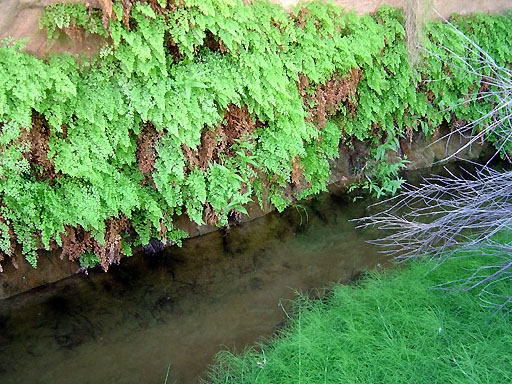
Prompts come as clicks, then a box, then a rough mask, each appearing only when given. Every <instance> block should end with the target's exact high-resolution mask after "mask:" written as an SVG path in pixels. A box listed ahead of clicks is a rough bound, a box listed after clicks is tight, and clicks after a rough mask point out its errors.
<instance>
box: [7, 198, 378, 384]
mask: <svg viewBox="0 0 512 384" xmlns="http://www.w3.org/2000/svg"><path fill="white" fill-rule="evenodd" d="M367 206H368V202H365V201H362V200H359V201H357V202H356V203H352V202H351V201H349V200H348V199H347V198H346V197H343V196H342V197H340V196H336V195H334V194H333V195H329V194H324V195H320V196H318V197H316V198H314V199H313V200H311V201H309V202H306V203H304V204H303V205H301V206H298V207H291V208H289V209H288V210H286V211H285V212H283V213H281V214H279V213H272V214H269V215H267V216H265V217H262V218H259V219H256V220H253V221H251V222H249V223H246V224H243V225H241V226H237V227H232V228H231V229H229V230H227V231H223V232H222V231H218V232H215V233H211V234H208V235H205V236H202V237H199V238H193V239H189V240H186V241H184V243H183V247H182V248H178V247H171V248H170V249H167V250H166V251H165V252H164V254H160V255H154V256H145V255H138V256H134V257H132V258H130V259H125V260H123V261H122V263H121V265H120V266H117V267H113V268H111V270H110V271H109V272H108V273H107V274H105V273H103V272H101V271H91V272H90V273H89V275H88V276H85V275H84V274H79V275H75V276H72V277H70V278H67V279H65V280H62V281H60V282H58V283H55V284H52V285H49V286H46V287H43V288H39V289H36V290H32V291H29V292H26V293H23V294H20V295H18V296H14V297H11V298H9V299H5V300H3V301H0V330H1V331H0V356H1V358H0V383H2V384H10V383H24V384H26V383H30V384H32V383H51V384H59V383H66V384H73V383H80V384H87V383H94V384H98V383H107V384H108V383H124V384H131V383H133V384H135V383H145V384H153V383H155V384H156V383H164V381H165V376H166V372H167V368H168V366H169V364H170V373H169V378H168V381H167V382H168V383H174V382H175V383H197V382H198V381H199V378H200V377H201V376H202V375H204V372H205V370H206V369H207V367H208V364H210V363H211V362H212V357H213V356H214V355H215V353H216V352H218V351H219V350H221V349H225V348H228V349H230V350H233V349H235V348H236V350H238V351H240V350H242V349H243V348H244V347H245V346H246V345H251V344H253V343H254V342H257V341H262V340H264V338H265V337H269V336H271V335H272V333H273V332H274V331H275V330H276V328H278V327H279V325H280V324H282V322H283V320H284V319H285V315H284V311H283V306H284V307H286V305H287V302H288V301H289V299H293V298H294V297H295V295H296V292H297V291H299V292H308V290H311V289H314V288H318V287H325V286H327V285H328V284H329V283H330V282H338V281H340V282H347V281H349V280H351V279H354V278H355V277H357V275H358V273H360V271H361V270H363V269H366V268H372V267H374V266H377V265H380V264H382V263H383V262H384V261H383V257H382V256H381V255H379V253H378V252H377V250H376V249H375V247H373V246H371V245H369V244H367V243H366V242H365V241H366V240H368V239H370V238H375V237H376V236H377V235H376V233H375V232H372V231H371V230H360V229H356V228H355V223H353V222H350V221H349V220H350V219H352V218H355V217H361V216H364V215H365V214H366V213H367V212H366V209H367Z"/></svg>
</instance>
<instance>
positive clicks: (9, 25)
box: [0, 0, 512, 56]
mask: <svg viewBox="0 0 512 384" xmlns="http://www.w3.org/2000/svg"><path fill="white" fill-rule="evenodd" d="M69 1H81V2H83V3H85V4H88V5H90V6H92V7H97V8H100V0H69ZM271 1H273V2H275V3H280V4H281V5H283V7H285V8H291V7H293V6H296V5H297V4H298V3H299V0H271ZM57 2H63V1H61V0H2V1H0V40H3V39H4V38H6V37H8V36H11V37H13V38H15V39H24V38H27V37H28V38H30V41H29V42H28V43H27V51H28V52H30V53H33V54H36V55H38V56H41V55H43V54H45V53H47V52H56V51H62V50H64V51H69V52H72V53H85V54H89V55H90V54H93V53H95V52H96V50H97V47H98V46H99V45H100V44H101V40H100V39H98V38H96V37H94V36H84V38H83V39H82V40H81V41H80V42H79V43H78V44H77V43H76V42H75V44H70V41H69V40H68V41H66V40H65V39H63V40H62V41H59V43H58V44H55V45H53V46H52V47H50V48H49V47H47V44H46V35H45V33H44V32H41V31H40V30H39V16H40V15H41V13H42V12H43V8H44V7H45V6H47V5H49V4H53V3H57ZM334 3H335V4H337V5H339V6H342V7H344V8H345V9H347V10H349V9H354V10H355V12H357V13H358V14H363V13H367V12H374V11H375V10H376V9H378V8H379V7H380V6H382V5H384V4H387V5H391V6H394V7H399V8H403V7H405V6H407V7H409V8H411V9H418V8H419V9H421V13H422V14H423V13H425V14H427V15H428V16H429V17H435V15H436V14H435V12H434V11H433V10H436V11H437V12H439V13H440V14H441V15H442V16H443V17H449V16H450V14H452V13H454V12H457V13H461V14H468V13H473V12H490V13H498V12H501V11H503V10H505V9H510V8H512V2H511V1H510V0H452V1H446V0H335V1H334Z"/></svg>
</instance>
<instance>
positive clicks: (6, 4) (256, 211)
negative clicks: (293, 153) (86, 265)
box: [0, 0, 512, 298]
mask: <svg viewBox="0 0 512 384" xmlns="http://www.w3.org/2000/svg"><path fill="white" fill-rule="evenodd" d="M77 1H84V0H77ZM418 1H420V0H407V2H408V4H411V5H413V6H414V5H415V4H418V3H417V2H418ZM54 2H56V0H1V1H0V39H3V38H4V37H6V36H12V37H14V38H15V39H21V38H26V37H29V38H31V41H30V42H29V43H28V45H27V50H28V51H29V52H31V53H34V54H37V55H43V54H44V53H45V52H48V51H50V52H52V51H53V52H55V51H57V50H68V51H71V52H73V53H79V52H84V53H86V54H87V53H88V54H91V53H94V52H95V51H96V49H97V47H98V46H99V45H100V44H101V40H98V39H95V38H92V37H90V36H89V37H87V36H85V37H84V39H83V41H82V42H81V43H80V44H76V45H72V44H70V42H69V41H67V42H66V41H65V40H63V41H62V42H61V43H62V44H55V45H54V46H53V47H52V48H51V50H48V47H47V45H46V36H45V34H44V33H40V32H39V29H38V28H39V24H38V23H39V21H38V20H39V16H40V14H41V13H42V10H43V7H44V6H46V5H48V4H51V3H54ZM84 2H85V1H84ZM280 2H281V3H282V4H283V5H284V6H286V7H290V6H292V5H294V4H296V1H295V0H293V1H292V0H282V1H280ZM336 3H337V4H339V5H343V6H346V7H347V8H355V10H356V11H357V12H358V13H364V12H371V11H374V10H375V9H377V8H378V7H379V6H381V5H382V4H383V3H387V4H390V5H394V6H401V5H404V1H399V0H388V1H386V2H385V1H382V0H365V1H357V0H354V1H351V2H349V1H347V0H338V1H336ZM89 5H92V6H96V7H99V3H98V1H97V0H89ZM433 5H434V7H439V9H440V11H441V12H442V13H443V14H444V15H448V14H449V13H451V12H453V11H457V12H461V13H467V12H473V11H477V10H478V11H492V12H497V11H499V10H502V9H504V8H506V7H511V6H512V4H511V3H510V1H505V0H502V1H485V0H483V1H475V0H468V1H465V2H463V1H452V2H446V1H445V2H444V3H443V2H441V1H434V4H433ZM459 145H461V143H460V142H459V141H458V140H451V141H450V142H449V143H446V142H445V141H439V142H438V143H436V144H435V145H431V146H429V147H427V143H426V142H425V140H414V141H413V143H412V144H408V143H402V149H403V151H404V152H405V153H407V155H408V158H409V160H411V161H412V162H411V164H410V169H418V168H424V167H430V166H431V165H432V162H433V161H434V160H436V159H441V158H444V157H445V156H446V154H447V152H448V153H450V152H451V153H453V152H454V151H455V148H456V147H457V146H459ZM425 148H426V149H425ZM480 152H481V150H480V149H477V148H476V149H475V150H474V151H473V152H471V151H465V153H462V154H461V156H462V157H465V158H475V157H479V156H480V154H481V153H480ZM363 153H364V151H361V153H360V155H361V154H363ZM355 158H357V154H354V153H348V152H342V153H340V158H339V159H338V161H337V162H336V163H334V164H332V171H333V173H332V177H331V180H330V182H331V188H343V187H344V186H346V185H347V184H348V183H350V182H351V181H352V177H353V174H352V173H351V172H352V171H351V170H350V169H351V168H353V166H351V164H353V162H354V159H355ZM248 210H249V213H250V217H251V218H255V217H259V216H262V215H264V214H265V213H267V212H268V209H266V208H264V209H263V210H262V209H260V208H259V207H258V206H257V205H256V204H253V205H250V206H249V207H248ZM180 220H181V222H177V226H178V227H179V228H183V229H185V230H187V231H188V232H189V233H190V235H191V236H199V235H202V234H204V233H208V232H211V231H213V230H216V228H215V227H211V226H196V225H193V224H192V223H190V222H187V219H186V217H183V218H182V219H180ZM18 263H19V268H18V269H17V270H14V267H13V266H12V265H10V263H7V262H6V263H5V273H3V274H0V298H4V297H8V296H11V295H14V294H17V293H20V292H23V291H25V290H28V289H31V288H34V287H37V286H39V285H42V284H46V283H50V282H54V281H57V280H59V279H62V278H64V277H66V276H69V275H70V274H73V273H75V272H77V271H79V270H80V268H79V265H77V263H70V262H68V261H67V260H60V258H59V257H58V252H53V253H48V252H41V253H40V254H39V266H38V269H37V270H34V269H33V268H32V267H31V266H30V265H29V264H28V263H27V262H26V261H25V259H24V258H21V257H20V258H19V260H18Z"/></svg>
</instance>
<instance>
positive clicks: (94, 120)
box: [0, 0, 512, 267]
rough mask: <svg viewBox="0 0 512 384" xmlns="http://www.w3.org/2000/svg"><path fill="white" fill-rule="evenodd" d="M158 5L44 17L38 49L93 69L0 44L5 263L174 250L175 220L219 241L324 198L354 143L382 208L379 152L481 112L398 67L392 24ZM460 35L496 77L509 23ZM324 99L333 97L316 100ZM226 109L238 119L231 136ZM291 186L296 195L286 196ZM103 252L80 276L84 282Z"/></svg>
mask: <svg viewBox="0 0 512 384" xmlns="http://www.w3.org/2000/svg"><path fill="white" fill-rule="evenodd" d="M165 3H166V2H164V1H162V2H158V4H159V5H157V3H155V2H150V4H151V5H148V4H146V3H145V2H134V4H133V7H129V8H130V9H128V8H125V9H123V6H122V5H121V3H119V2H114V5H113V16H112V18H110V20H109V19H108V18H107V17H106V15H105V17H102V15H101V14H100V11H98V10H90V9H87V8H86V7H85V6H84V5H83V4H81V3H73V4H54V5H51V6H48V7H47V9H46V13H45V14H44V16H43V17H42V19H41V26H42V27H44V28H45V29H46V32H47V34H48V37H49V38H54V37H56V35H57V34H56V32H57V30H61V31H63V32H66V31H68V32H69V29H72V30H80V29H82V30H86V31H88V32H90V33H98V34H100V35H102V36H108V37H109V38H110V40H109V41H110V43H111V45H110V46H106V47H104V48H102V49H101V51H100V52H99V54H98V55H97V56H96V57H94V58H92V59H91V60H90V61H87V60H85V59H82V61H81V62H80V63H79V61H78V60H77V59H76V58H75V57H73V56H71V55H65V54H61V55H56V56H50V57H48V58H44V59H38V58H36V57H33V56H30V55H28V54H26V53H23V52H22V51H23V43H22V42H13V41H8V40H6V41H4V42H3V43H2V44H1V45H0V84H1V85H0V127H1V133H0V152H1V153H2V157H1V159H0V194H1V204H0V249H1V251H2V252H4V253H5V254H7V255H10V254H11V252H12V250H13V246H14V245H15V243H16V242H18V243H19V244H22V246H23V253H24V255H25V256H26V257H27V259H28V260H29V262H31V263H32V264H33V265H34V266H35V265H36V262H37V259H36V253H35V251H36V250H37V249H38V248H41V247H43V248H46V249H49V248H51V247H52V246H55V244H54V243H56V244H57V245H61V246H63V245H66V244H67V245H68V246H69V244H70V241H71V240H72V239H71V240H70V238H69V236H70V235H69V233H68V232H69V231H68V230H69V228H79V227H80V228H83V230H85V231H87V232H89V233H90V234H92V235H93V237H94V241H96V243H97V247H96V248H98V249H100V250H103V249H105V247H107V246H108V247H110V248H109V249H110V250H111V252H114V251H116V252H120V253H123V254H127V255H128V254H131V249H130V246H129V243H132V244H138V243H143V244H146V243H148V242H149V240H150V238H151V237H156V238H158V239H159V240H161V241H166V242H176V243H178V242H179V240H180V238H181V237H183V236H184V235H185V233H183V231H181V230H180V229H179V228H176V227H175V225H174V222H173V218H174V217H176V216H178V215H182V214H187V215H188V217H189V218H190V219H191V220H192V221H194V222H196V223H198V224H203V223H204V222H205V221H206V220H207V221H209V222H212V218H213V219H215V220H217V225H220V226H222V225H227V224H228V219H229V217H231V215H232V214H233V213H236V212H239V213H246V212H245V208H244V204H246V203H248V202H250V201H252V200H258V201H259V202H260V203H261V204H262V205H265V206H268V205H269V204H271V205H274V206H275V207H276V208H277V209H278V210H282V209H284V208H285V207H286V206H288V205H289V204H290V203H291V201H292V199H300V198H304V197H306V196H309V195H311V194H315V193H318V192H319V191H322V190H325V188H326V185H327V183H328V180H329V175H330V163H329V160H332V159H335V158H336V157H337V156H338V148H339V145H351V142H352V141H354V140H360V141H364V142H365V143H366V145H368V146H369V147H371V148H373V149H372V150H371V151H370V154H371V156H370V159H369V160H368V162H367V165H366V166H365V167H364V168H363V169H364V170H365V173H364V175H363V174H362V175H361V177H362V178H363V180H369V181H368V183H366V184H365V185H366V187H367V188H370V189H371V190H372V191H374V192H376V193H377V194H383V193H390V192H391V193H392V192H393V191H395V190H396V188H397V187H398V185H399V184H400V181H399V180H397V179H396V174H397V170H398V168H399V167H400V166H403V164H404V163H403V161H398V162H388V161H386V159H387V155H386V153H389V152H390V151H391V152H392V151H396V150H397V149H398V148H397V143H398V141H397V138H398V137H400V136H403V135H404V134H405V133H406V132H408V133H409V134H410V132H412V131H413V130H420V129H421V130H422V131H423V133H424V134H425V135H427V136H428V135H430V134H432V133H433V132H434V130H435V128H436V127H437V126H438V125H439V124H440V123H441V121H442V120H443V119H444V120H446V121H451V120H452V119H453V118H457V119H471V118H473V117H474V116H475V114H476V113H478V111H479V110H480V109H482V108H488V107H489V105H487V104H486V103H485V102H481V103H479V104H478V105H476V106H475V105H474V104H468V105H465V104H464V103H461V101H463V100H464V97H465V94H466V93H468V92H470V91H471V90H473V89H474V88H475V87H478V86H479V79H477V78H475V77H471V76H467V75H466V74H464V76H462V72H461V73H458V72H457V70H456V69H455V68H450V69H449V68H447V67H446V66H445V65H443V63H442V62H441V61H440V60H436V59H435V58H433V56H430V57H428V58H426V59H425V61H424V62H423V66H421V65H420V66H419V67H418V68H417V69H416V70H413V69H412V68H411V66H410V65H409V62H408V60H407V58H408V52H407V46H406V44H405V41H404V37H405V30H404V27H403V24H404V19H403V15H402V13H401V12H400V11H398V10H396V9H392V8H389V7H384V8H382V9H381V10H380V11H379V12H377V13H376V14H375V15H365V16H362V17H359V16H357V15H355V14H354V13H351V12H348V13H347V12H345V11H344V10H342V9H340V8H338V7H336V6H334V5H329V4H324V3H322V2H312V3H306V4H301V5H299V6H298V7H296V8H295V9H293V10H292V11H291V12H289V13H287V12H285V11H284V10H283V9H282V8H281V7H280V6H279V5H276V4H272V3H270V2H268V1H255V2H253V3H252V4H251V5H246V4H244V2H243V1H242V0H230V1H219V0H209V1H195V0H185V1H183V2H180V4H179V5H176V4H174V5H173V6H172V7H169V9H164V8H162V5H163V4H164V5H165ZM114 15H115V17H114ZM457 25H458V26H459V27H460V28H461V29H462V30H463V31H464V32H465V33H468V34H469V35H470V36H471V38H472V39H474V40H475V41H477V42H478V43H479V44H480V45H481V46H482V47H483V48H484V49H487V50H488V51H489V52H490V53H492V55H493V56H494V57H495V58H496V60H498V61H499V63H500V65H504V64H505V63H506V62H507V60H508V58H509V57H510V50H511V49H512V47H511V44H512V43H511V41H512V39H511V37H512V20H511V18H510V17H508V16H497V15H495V16H482V15H477V16H473V17H467V18H460V19H458V20H457ZM104 26H105V27H106V29H104ZM428 32H429V39H428V40H427V42H426V43H427V48H428V49H429V50H431V51H433V52H437V53H438V54H439V55H442V54H444V52H443V48H440V46H441V45H442V46H445V47H450V49H451V50H452V51H453V52H455V53H459V54H462V53H463V52H462V49H463V48H462V47H461V46H460V44H459V43H458V42H457V40H456V38H455V36H453V34H452V33H451V32H450V30H449V29H448V28H447V27H446V26H445V24H443V23H440V22H433V23H431V24H429V25H428ZM450 71H452V72H450ZM351 74H352V75H351ZM354 74H358V75H357V76H354ZM333 84H336V86H338V87H339V88H340V89H339V92H338V94H337V96H335V97H337V99H333V100H334V101H333V100H327V99H328V98H329V97H331V96H332V95H331V96H325V95H327V94H329V92H331V93H332V92H333V90H332V89H330V88H329V87H332V85H333ZM322 92H323V93H322ZM333 94H334V93H333ZM332 97H334V96H332ZM457 104H459V105H458V106H457V107H453V109H452V110H450V111H449V110H447V107H451V106H454V105H457ZM232 108H238V109H240V110H243V111H246V112H244V113H246V114H247V116H246V117H245V120H243V121H242V120H240V119H238V117H236V118H235V117H233V116H231V115H230V113H231V112H230V111H231V109H232ZM230 116H231V117H232V118H231V119H228V117H230ZM249 121H251V123H249ZM250 124H252V125H250ZM186 151H188V155H187V156H190V153H195V155H197V158H198V159H200V161H199V160H198V162H200V164H199V165H198V164H195V163H194V164H192V163H189V160H190V159H189V158H187V156H186V153H185V152H186ZM367 178H368V179H367ZM375 178H377V179H379V181H378V182H376V181H375ZM292 181H293V182H294V184H300V185H301V187H300V188H296V189H294V190H293V192H290V190H289V189H287V185H289V183H290V182H292ZM206 216H208V217H206ZM121 217H123V218H125V219H126V220H128V221H129V222H130V226H124V227H122V228H124V229H123V230H124V232H125V233H123V234H122V236H117V235H116V234H115V233H114V234H113V233H112V231H113V229H112V228H113V227H112V224H111V223H112V222H115V221H116V220H121V219H120V218H121ZM107 223H110V224H107ZM120 228H121V227H120ZM120 239H121V240H120ZM66 242H67V243H66ZM71 243H72V241H71ZM102 247H103V248H102ZM92 248H94V247H93V246H89V248H87V249H86V252H91V251H93V249H92ZM112 250H114V251H112ZM101 252H103V251H101ZM101 252H100V253H101ZM100 253H98V255H96V256H93V255H92V254H91V253H86V254H85V256H83V257H82V258H81V259H80V260H81V261H82V262H83V263H82V264H83V265H87V266H90V265H92V263H94V262H98V261H99V260H98V259H97V258H98V257H99V255H100ZM101 255H103V256H101V257H103V258H105V254H104V253H101ZM112 260H114V261H115V257H113V258H111V259H108V260H106V259H105V260H103V259H102V260H101V263H102V265H103V266H104V267H106V266H108V263H110V262H112Z"/></svg>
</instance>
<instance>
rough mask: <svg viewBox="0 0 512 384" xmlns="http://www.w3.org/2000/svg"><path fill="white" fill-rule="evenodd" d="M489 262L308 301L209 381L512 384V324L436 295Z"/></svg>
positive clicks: (465, 297)
mask: <svg viewBox="0 0 512 384" xmlns="http://www.w3.org/2000/svg"><path fill="white" fill-rule="evenodd" d="M485 262H486V260H485V259H484V258H483V257H480V258H468V259H457V260H452V261H449V262H447V263H445V264H444V265H442V266H441V267H439V268H437V269H436V270H434V271H433V272H432V273H427V272H428V271H430V270H431V268H432V266H431V265H428V264H425V263H413V264H411V265H409V266H408V267H407V268H405V269H402V270H394V271H387V272H384V273H378V272H371V273H370V278H369V279H366V280H365V281H364V282H361V283H360V284H358V285H357V286H346V285H345V286H341V285H336V286H335V287H334V288H333V290H332V293H331V295H330V296H329V297H328V298H327V299H326V300H323V301H320V300H316V301H315V300H310V299H307V298H304V297H299V298H298V299H297V301H296V302H295V310H294V315H293V316H292V319H291V321H290V325H289V327H287V328H286V329H284V330H283V331H282V332H281V333H280V335H279V336H276V337H274V338H273V339H272V340H271V341H270V342H269V343H268V344H266V345H262V346H257V347H254V348H251V349H249V350H247V351H245V352H244V353H242V354H239V355H235V354H232V353H230V352H228V351H223V352H221V353H219V354H218V355H217V362H216V364H215V365H214V366H212V367H211V370H210V372H209V381H210V382H212V383H294V384H296V383H393V384H396V383H511V382H512V318H511V317H510V316H508V317H501V316H499V315H498V316H493V315H492V313H493V312H492V311H491V310H489V309H487V308H483V307H482V306H481V303H480V301H479V299H478V297H476V296H475V294H473V293H454V294H450V293H447V292H445V291H441V290H438V289H432V288H431V287H432V286H434V285H436V284H440V283H443V282H446V281H449V280H454V279H456V278H460V275H461V268H462V267H464V268H475V267H478V266H480V265H485ZM507 284H508V286H507V285H506V284H504V285H502V286H501V287H500V289H503V290H507V289H508V290H510V288H511V284H510V283H507Z"/></svg>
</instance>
